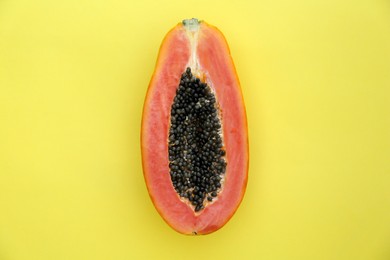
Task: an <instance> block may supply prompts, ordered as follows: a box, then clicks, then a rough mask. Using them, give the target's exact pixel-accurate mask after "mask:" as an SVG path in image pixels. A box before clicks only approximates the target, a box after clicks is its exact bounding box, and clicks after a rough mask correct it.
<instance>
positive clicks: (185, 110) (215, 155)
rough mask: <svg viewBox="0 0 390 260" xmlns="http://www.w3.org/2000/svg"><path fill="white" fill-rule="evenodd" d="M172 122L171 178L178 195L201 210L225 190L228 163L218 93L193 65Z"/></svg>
mask: <svg viewBox="0 0 390 260" xmlns="http://www.w3.org/2000/svg"><path fill="white" fill-rule="evenodd" d="M170 123H171V124H170V130H169V138H168V149H169V150H168V151H169V168H170V176H171V181H172V184H173V187H174V188H175V190H176V192H177V194H178V195H179V196H180V197H181V198H182V199H185V200H188V201H189V202H190V204H191V205H192V206H193V209H194V211H195V212H199V211H201V210H203V209H204V208H205V206H206V203H211V202H212V201H213V200H215V198H216V197H217V196H218V193H219V192H220V191H221V187H222V182H223V179H224V174H225V171H226V165H227V164H226V158H225V156H226V152H225V150H224V147H223V140H222V135H221V121H220V116H219V112H218V105H217V101H216V98H215V95H214V93H213V92H212V91H211V88H210V87H209V86H208V85H207V84H206V83H204V82H201V80H200V79H199V78H197V77H195V76H194V75H192V73H191V69H190V68H187V69H186V71H185V72H184V73H183V74H182V76H181V79H180V84H179V86H178V88H177V90H176V96H175V97H174V100H173V104H172V107H171V120H170Z"/></svg>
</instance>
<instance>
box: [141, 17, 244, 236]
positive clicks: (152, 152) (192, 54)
mask: <svg viewBox="0 0 390 260" xmlns="http://www.w3.org/2000/svg"><path fill="white" fill-rule="evenodd" d="M141 150H142V165H143V172H144V178H145V182H146V186H147V189H148V192H149V195H150V197H151V200H152V201H153V203H154V206H155V207H156V209H157V211H158V212H159V214H160V215H161V216H162V218H163V219H164V220H165V221H166V222H167V223H168V224H169V225H170V226H171V227H172V228H173V229H175V230H176V231H178V232H180V233H183V234H193V235H198V234H208V233H211V232H214V231H216V230H218V229H219V228H221V227H222V226H223V225H224V224H225V223H226V222H227V221H228V220H229V219H230V218H231V217H232V216H233V214H234V213H235V211H236V210H237V208H238V206H239V204H240V203H241V201H242V199H243V196H244V193H245V189H246V185H247V179H248V161H249V150H248V132H247V120H246V112H245V106H244V101H243V97H242V93H241V88H240V83H239V80H238V76H237V74H236V70H235V67H234V64H233V60H232V58H231V55H230V51H229V47H228V44H227V42H226V40H225V38H224V36H223V35H222V33H221V32H220V31H219V30H218V29H217V28H216V27H213V26H211V25H209V24H207V23H206V22H204V21H198V20H197V19H194V18H193V19H188V20H184V21H183V22H182V23H179V24H178V25H177V26H175V27H174V28H173V29H172V30H171V31H170V32H168V34H167V35H166V37H165V39H164V40H163V42H162V44H161V47H160V51H159V55H158V59H157V64H156V67H155V71H154V73H153V76H152V79H151V81H150V84H149V88H148V90H147V94H146V98H145V103H144V109H143V116H142V127H141Z"/></svg>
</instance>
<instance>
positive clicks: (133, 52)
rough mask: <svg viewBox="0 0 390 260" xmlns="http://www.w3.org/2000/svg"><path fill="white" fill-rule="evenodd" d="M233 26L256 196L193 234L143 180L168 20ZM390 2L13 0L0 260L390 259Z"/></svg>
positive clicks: (0, 19)
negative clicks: (143, 136) (147, 114)
mask: <svg viewBox="0 0 390 260" xmlns="http://www.w3.org/2000/svg"><path fill="white" fill-rule="evenodd" d="M191 17H198V18H201V19H204V20H206V21H208V22H209V23H211V24H214V25H216V26H218V27H219V28H220V29H221V30H222V31H223V33H224V34H225V36H226V38H227V40H228V42H229V44H230V48H231V51H232V55H233V58H234V61H235V64H236V67H237V71H238V74H239V77H240V80H241V84H242V89H243V94H244V98H245V101H246V107H247V113H248V121H249V135H250V159H251V160H250V171H249V174H250V175H249V183H248V188H247V192H246V196H245V198H244V200H243V203H242V204H241V207H240V208H239V210H238V211H237V213H236V214H235V216H234V217H233V219H232V220H231V221H230V222H229V223H228V224H227V225H226V226H225V227H224V228H223V229H221V230H220V231H218V232H216V233H214V234H212V235H209V236H203V237H187V236H183V235H180V234H178V233H176V232H174V231H173V230H171V229H170V228H169V227H168V226H167V225H166V224H165V223H164V222H163V220H162V219H161V218H160V216H159V215H158V214H157V212H156V210H155V209H154V207H153V205H152V203H151V201H150V199H149V197H148V194H147V191H146V188H145V184H144V180H143V176H142V168H141V153H140V143H139V136H140V121H141V112H142V105H143V99H144V96H145V93H146V88H147V85H148V83H149V79H150V77H151V75H152V73H153V69H154V64H155V60H156V57H157V54H158V49H159V45H160V43H161V40H162V39H163V37H164V35H165V34H166V32H167V31H168V30H169V29H170V28H172V27H173V26H174V25H175V24H176V23H177V22H179V21H181V20H182V19H183V18H191ZM389 112H390V4H389V2H388V1H385V0H383V1H380V0H375V1H371V0H367V1H360V0H355V1H340V0H317V1H302V0H300V1H282V0H280V1H278V0H277V1H274V0H264V1H208V0H207V1H206V0H197V1H171V2H168V3H164V2H161V1H155V0H146V1H125V0H118V1H116V0H113V1H86V0H69V1H24V0H13V1H11V0H3V1H1V2H0V259H1V260H14V259H15V260H18V259H28V260H30V259H39V260H41V259H43V260H46V259H265V260H274V259H276V260H278V259H281V260H290V259H297V260H298V259H299V260H306V259H307V260H317V259H329V260H335V259H343V260H344V259H345V260H349V259H353V260H358V259H364V260H366V259H367V260H368V259H375V260H376V259H378V260H388V259H390V113H389Z"/></svg>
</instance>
